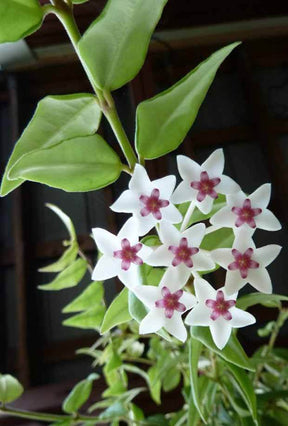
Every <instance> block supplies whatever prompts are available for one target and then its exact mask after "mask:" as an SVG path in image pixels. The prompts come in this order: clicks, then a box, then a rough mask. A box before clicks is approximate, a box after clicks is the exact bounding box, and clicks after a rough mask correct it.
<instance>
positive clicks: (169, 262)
mask: <svg viewBox="0 0 288 426" xmlns="http://www.w3.org/2000/svg"><path fill="white" fill-rule="evenodd" d="M205 230H206V227H205V225H204V223H198V224H197V225H194V226H191V228H188V229H186V230H185V231H184V232H180V231H178V229H176V227H175V226H174V225H171V224H170V223H167V222H163V223H161V224H160V229H159V237H160V240H161V242H162V243H163V245H161V246H160V247H157V248H156V250H155V251H153V253H151V254H150V256H149V257H148V258H147V260H146V263H148V265H152V266H169V267H171V268H172V269H173V268H176V269H178V273H179V277H178V279H179V285H180V286H183V285H185V283H186V282H187V280H188V278H189V276H190V275H191V273H193V272H194V271H209V270H211V269H213V268H214V267H215V263H214V262H213V260H212V259H211V257H210V255H209V253H208V252H207V251H204V250H201V249H200V248H199V246H200V244H201V242H202V240H203V237H204V235H205Z"/></svg>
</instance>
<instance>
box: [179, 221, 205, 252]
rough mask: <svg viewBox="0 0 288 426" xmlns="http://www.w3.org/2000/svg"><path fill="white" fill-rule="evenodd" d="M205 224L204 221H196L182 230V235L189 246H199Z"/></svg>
mask: <svg viewBox="0 0 288 426" xmlns="http://www.w3.org/2000/svg"><path fill="white" fill-rule="evenodd" d="M205 231H206V226H205V225H204V223H197V225H193V226H191V228H188V229H186V231H184V232H183V234H182V237H186V238H187V240H188V245H189V246H190V247H199V246H200V244H201V242H202V240H203V237H204V235H205Z"/></svg>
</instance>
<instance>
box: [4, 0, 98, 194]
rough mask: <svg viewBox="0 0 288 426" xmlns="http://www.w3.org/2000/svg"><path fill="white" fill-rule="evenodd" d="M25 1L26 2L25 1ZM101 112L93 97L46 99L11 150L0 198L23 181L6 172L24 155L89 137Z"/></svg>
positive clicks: (80, 95)
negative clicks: (60, 143)
mask: <svg viewBox="0 0 288 426" xmlns="http://www.w3.org/2000/svg"><path fill="white" fill-rule="evenodd" d="M25 1H26V0H25ZM100 118H101V111H100V108H99V107H98V104H97V103H96V100H95V97H94V96H93V95H89V94H76V95H64V96H47V97H46V98H44V99H42V100H41V101H40V102H39V104H38V106H37V109H36V111H35V114H34V116H33V118H32V120H31V121H30V123H29V124H28V126H27V127H26V129H25V130H24V132H23V133H22V135H21V137H20V139H19V140H18V142H17V144H16V145H15V147H14V150H13V152H12V155H11V157H10V159H9V162H8V164H7V167H6V170H5V174H4V177H3V180H2V184H1V195H2V196H4V195H7V194H8V193H9V192H11V191H12V190H13V189H15V188H17V187H18V186H19V185H21V183H22V182H23V179H19V178H15V177H14V179H16V180H14V181H11V180H9V179H11V177H10V176H9V172H10V170H11V169H12V167H13V166H14V165H15V164H16V163H17V161H18V160H19V159H20V158H21V157H22V156H24V155H27V154H29V153H31V152H33V151H35V150H39V149H43V148H48V147H52V146H54V145H57V144H59V142H62V141H64V140H67V139H72V138H76V137H80V136H86V135H92V134H93V133H95V132H96V130H97V129H98V126H99V123H100Z"/></svg>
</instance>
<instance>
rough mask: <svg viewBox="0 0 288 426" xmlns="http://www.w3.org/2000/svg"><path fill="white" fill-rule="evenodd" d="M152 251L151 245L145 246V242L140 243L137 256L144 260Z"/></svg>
mask: <svg viewBox="0 0 288 426" xmlns="http://www.w3.org/2000/svg"><path fill="white" fill-rule="evenodd" d="M152 253H153V249H152V247H148V246H145V244H142V247H141V250H139V252H138V256H139V257H141V259H142V260H143V261H144V262H146V260H147V259H148V257H149V256H150V255H151V254H152Z"/></svg>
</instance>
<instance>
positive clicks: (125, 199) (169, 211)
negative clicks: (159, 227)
mask: <svg viewBox="0 0 288 426" xmlns="http://www.w3.org/2000/svg"><path fill="white" fill-rule="evenodd" d="M175 185H176V177H175V176H173V175H170V176H166V177H164V178H161V179H156V180H153V181H150V179H149V177H148V175H147V172H146V170H145V169H144V167H142V166H141V165H140V164H136V166H135V170H134V173H133V176H132V178H131V180H130V182H129V189H127V190H126V191H124V192H123V193H122V194H121V195H120V197H119V198H118V199H117V200H116V201H115V203H114V204H112V206H111V207H110V208H111V209H112V210H113V211H114V212H120V213H132V214H133V217H135V219H136V220H137V222H138V232H139V235H145V234H147V232H149V231H150V229H152V228H153V227H154V226H155V225H156V223H158V222H161V221H162V220H165V221H167V222H170V223H179V222H181V220H182V215H181V213H180V212H179V210H178V209H177V208H176V207H175V206H174V205H173V204H171V202H170V198H171V194H172V192H173V190H174V188H175Z"/></svg>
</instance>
